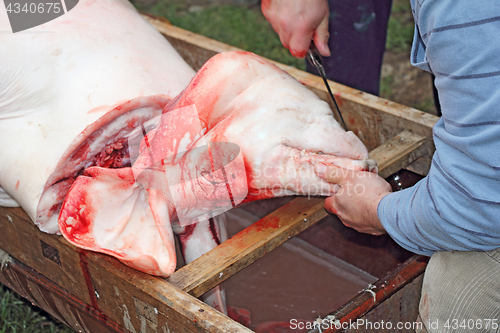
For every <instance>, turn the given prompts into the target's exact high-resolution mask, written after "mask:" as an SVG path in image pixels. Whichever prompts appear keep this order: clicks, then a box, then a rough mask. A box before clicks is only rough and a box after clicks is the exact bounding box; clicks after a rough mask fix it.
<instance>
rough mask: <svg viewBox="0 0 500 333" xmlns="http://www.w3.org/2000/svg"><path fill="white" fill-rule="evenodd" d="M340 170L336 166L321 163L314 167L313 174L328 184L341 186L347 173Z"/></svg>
mask: <svg viewBox="0 0 500 333" xmlns="http://www.w3.org/2000/svg"><path fill="white" fill-rule="evenodd" d="M342 170H343V169H342V168H340V167H338V166H334V165H326V164H323V163H318V164H316V165H315V167H314V172H316V174H317V175H318V176H319V177H320V178H322V179H323V180H325V181H326V182H328V183H331V184H338V185H342V184H343V183H344V182H345V181H346V178H347V177H348V175H347V172H342Z"/></svg>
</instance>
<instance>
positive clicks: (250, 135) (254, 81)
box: [59, 52, 371, 276]
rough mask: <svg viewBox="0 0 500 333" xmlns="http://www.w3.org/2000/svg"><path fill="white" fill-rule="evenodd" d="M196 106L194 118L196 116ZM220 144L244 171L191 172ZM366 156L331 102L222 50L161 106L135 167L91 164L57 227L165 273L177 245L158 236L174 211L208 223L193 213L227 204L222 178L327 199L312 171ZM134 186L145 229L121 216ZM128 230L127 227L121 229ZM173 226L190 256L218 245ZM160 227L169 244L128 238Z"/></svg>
mask: <svg viewBox="0 0 500 333" xmlns="http://www.w3.org/2000/svg"><path fill="white" fill-rule="evenodd" d="M193 105H194V106H195V108H196V111H197V113H198V115H199V119H200V121H199V122H198V119H197V118H196V119H195V117H193V114H192V111H193ZM200 123H201V125H200ZM199 127H201V129H200V128H199ZM200 133H201V134H200ZM203 133H205V135H204V136H203V135H202V134H203ZM218 142H219V143H222V142H229V143H233V144H236V145H237V146H238V147H239V149H240V150H241V154H242V156H243V162H242V165H241V168H238V167H237V166H236V165H233V164H232V163H229V164H227V165H226V167H225V168H224V169H225V170H226V173H227V175H229V176H232V177H229V176H228V177H227V178H228V179H226V181H225V182H224V180H223V179H222V178H221V175H217V174H216V173H212V174H213V176H212V178H210V177H196V176H197V175H199V174H201V173H202V172H200V170H202V171H203V170H206V172H207V173H210V172H211V171H213V169H214V165H215V164H216V163H218V160H219V159H221V158H222V157H223V156H222V155H224V151H221V152H220V154H219V155H217V154H214V149H213V148H210V149H209V153H200V151H199V150H198V149H195V148H196V147H198V148H199V147H202V146H203V144H204V143H205V144H206V143H208V144H210V143H218ZM210 147H212V146H210ZM319 152H321V153H319ZM367 156H368V153H367V151H366V149H365V147H364V146H363V144H362V143H361V142H360V141H359V140H358V139H357V138H356V137H355V136H354V135H353V134H352V133H346V132H344V131H343V130H342V129H341V128H340V126H339V125H338V124H337V123H336V122H335V121H334V119H333V117H332V114H331V110H330V109H329V108H328V106H327V104H326V103H325V102H323V101H321V100H320V99H319V98H318V97H316V95H314V94H313V93H312V92H310V91H309V90H307V89H306V88H305V87H304V86H303V85H301V84H300V83H298V82H297V81H296V80H295V79H293V78H292V77H291V76H289V75H288V74H286V73H284V72H283V71H281V70H279V69H278V68H276V67H275V66H273V65H271V64H269V63H267V62H266V61H264V60H263V59H261V58H259V57H257V56H255V55H253V54H250V53H243V52H228V53H224V54H220V55H217V56H215V57H214V58H212V59H211V60H209V61H208V62H207V64H206V65H205V66H204V67H203V68H202V69H201V70H200V71H199V72H198V74H197V75H196V76H195V77H194V79H193V80H192V81H191V83H190V84H189V86H188V87H187V88H186V89H185V90H184V92H182V93H181V94H180V95H179V96H177V97H176V98H175V99H173V100H172V101H171V102H170V103H169V104H168V105H167V106H166V107H165V109H164V111H163V116H162V119H161V121H160V122H159V125H158V126H157V127H156V128H155V129H153V130H152V131H150V132H149V133H148V134H147V135H146V137H145V138H144V140H143V141H142V142H141V146H140V152H139V156H138V158H137V160H136V161H135V162H134V163H133V165H132V168H128V167H127V168H123V169H120V170H114V169H108V170H106V171H99V170H105V169H101V168H98V167H94V168H91V169H89V170H88V171H87V175H85V176H83V177H80V178H82V180H80V178H79V179H78V180H77V181H76V182H75V183H74V184H73V186H72V188H71V190H70V192H69V194H68V196H67V199H66V201H65V203H64V205H63V208H62V210H61V215H60V219H59V223H60V230H61V233H62V234H63V235H64V236H65V237H66V238H67V239H68V240H69V241H70V242H72V243H74V244H76V245H77V246H80V247H84V248H88V249H92V250H96V251H101V252H105V253H109V254H112V255H115V256H116V257H118V258H119V259H120V260H122V261H124V262H125V263H126V264H128V265H131V266H132V267H135V268H137V269H140V270H143V271H147V272H148V273H152V274H158V275H162V276H167V275H169V274H171V273H172V272H173V270H174V268H175V260H174V259H175V257H174V256H175V255H174V253H173V251H172V252H171V254H169V255H166V254H165V253H166V252H168V251H170V250H171V249H172V246H170V247H169V246H168V244H167V243H168V239H169V237H171V233H169V232H166V233H163V234H161V232H162V231H164V230H165V229H167V228H168V227H169V226H170V224H171V223H173V222H174V223H175V224H176V225H178V224H179V220H180V219H179V218H180V216H187V217H188V218H191V219H193V221H203V219H207V217H206V216H202V217H201V218H199V219H198V220H196V216H198V215H197V212H198V211H212V212H213V211H216V210H217V209H218V208H219V207H220V206H221V204H222V203H224V202H227V192H228V191H227V187H226V186H225V185H226V184H229V185H230V186H231V189H233V191H232V195H234V196H235V197H238V196H241V193H246V190H247V189H248V195H247V197H246V200H247V201H252V200H257V199H263V198H270V197H274V196H280V195H297V194H312V195H318V194H321V195H329V194H332V193H335V191H336V185H331V184H327V183H325V182H324V181H323V180H321V179H320V178H319V177H317V176H316V175H315V173H314V165H315V164H317V163H324V164H328V165H336V166H338V167H343V168H350V169H356V170H368V169H369V167H370V165H371V163H370V162H369V161H367V160H366V158H367ZM234 161H236V160H234ZM224 165H225V164H224ZM215 169H218V168H215ZM113 174H115V176H112V175H113ZM193 174H194V176H193ZM134 175H135V182H134ZM111 179H112V180H111ZM186 179H187V180H195V181H186ZM167 183H168V185H170V188H169V186H167ZM172 185H175V186H172ZM136 191H142V192H143V194H141V195H142V196H143V197H144V198H147V197H149V201H148V202H147V204H145V205H142V206H140V207H139V208H138V209H141V211H142V213H141V214H142V215H148V216H152V217H153V218H154V221H155V222H154V223H153V222H152V221H150V222H148V224H146V225H147V227H145V225H143V224H140V223H136V222H134V221H132V220H129V221H125V220H123V219H122V216H121V215H120V214H118V213H119V212H120V207H121V204H120V202H121V201H123V202H126V201H128V200H131V199H130V198H131V196H132V194H134V193H135V192H136ZM110 192H111V193H114V194H113V195H112V198H113V199H111V198H110V195H109V193H110ZM120 198H121V199H120ZM175 199H177V204H174V201H175ZM107 200H109V201H111V202H115V201H116V204H109V203H108V202H107ZM120 200H121V201H120ZM144 202H145V201H144ZM179 202H180V203H181V204H180V205H179V204H178V203H179ZM136 206H137V205H136ZM99 214H101V215H103V216H105V217H106V219H102V218H100V217H99V216H98V215H99ZM142 215H141V216H142ZM181 222H182V221H181ZM127 223H128V224H129V225H130V228H127V226H128V225H127ZM104 225H105V226H106V227H104ZM117 225H120V226H121V227H120V228H118V227H115V226H117ZM110 226H111V227H110ZM132 226H133V227H132ZM124 228H125V229H127V230H126V232H122V230H124ZM109 229H113V230H118V231H117V232H115V233H113V235H114V236H113V237H111V238H112V239H113V242H107V241H105V240H107V239H109V238H110V236H108V235H107V234H106V233H107V232H109ZM174 229H175V231H176V233H177V234H178V235H179V237H180V240H181V245H182V248H183V252H184V256H185V257H187V258H186V259H187V260H186V261H187V262H189V261H191V260H194V259H195V258H196V257H198V256H199V255H201V254H202V253H204V252H206V251H208V250H210V249H211V248H213V247H215V246H216V245H217V241H214V232H213V231H210V230H209V228H207V223H205V222H204V223H198V224H194V225H188V226H185V225H183V224H182V223H180V227H176V228H174ZM158 233H160V234H161V239H163V240H164V241H165V243H164V245H165V247H156V246H155V247H153V248H148V247H147V246H144V245H138V242H137V240H136V239H135V238H134V237H130V236H128V235H129V234H134V235H138V234H140V235H141V237H144V239H158V237H159V236H158ZM145 257H147V258H148V260H145V259H144V258H145ZM166 257H168V260H167V259H165V258H166ZM145 265H150V266H148V267H146V266H145Z"/></svg>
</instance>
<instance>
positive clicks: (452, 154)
mask: <svg viewBox="0 0 500 333" xmlns="http://www.w3.org/2000/svg"><path fill="white" fill-rule="evenodd" d="M480 2H481V6H478V5H477V1H473V0H469V1H459V2H457V1H453V0H442V1H428V0H427V1H414V0H412V9H413V15H414V18H415V23H416V28H415V36H414V41H413V45H412V53H411V62H412V64H413V65H414V66H416V67H419V68H422V69H424V70H428V71H430V72H432V73H433V74H434V75H435V76H436V81H435V84H436V88H437V90H438V95H439V100H440V103H441V108H442V113H443V116H442V117H441V119H440V120H439V121H438V122H437V123H436V125H435V126H434V130H433V138H434V143H435V146H436V152H435V154H434V156H433V160H432V165H431V168H430V171H429V174H428V175H427V177H425V178H424V179H423V180H422V181H420V182H419V183H418V184H417V185H415V186H414V187H412V188H409V189H406V190H403V191H400V192H396V193H392V194H390V195H388V196H386V197H384V198H383V199H382V201H381V202H380V203H379V206H378V216H379V219H380V221H381V222H382V225H383V226H384V227H385V228H386V230H387V232H388V233H389V235H391V236H392V237H393V238H394V239H395V240H396V242H398V243H399V244H400V245H401V246H403V247H404V248H406V249H408V250H410V251H413V252H415V253H420V254H425V255H431V254H432V253H433V252H434V251H443V250H460V251H467V250H474V251H487V250H492V249H496V248H498V247H500V57H499V56H498V55H499V54H500V39H499V38H498V34H499V32H500V6H498V4H496V3H494V2H492V1H480Z"/></svg>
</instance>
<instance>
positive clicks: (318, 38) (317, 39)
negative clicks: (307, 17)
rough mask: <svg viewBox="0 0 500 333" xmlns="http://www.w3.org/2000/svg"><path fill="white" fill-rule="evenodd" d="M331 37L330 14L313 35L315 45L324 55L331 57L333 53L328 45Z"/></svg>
mask: <svg viewBox="0 0 500 333" xmlns="http://www.w3.org/2000/svg"><path fill="white" fill-rule="evenodd" d="M329 37H330V33H329V32H328V16H326V17H325V18H324V19H323V21H321V23H320V24H319V26H318V27H317V28H316V31H315V32H314V36H313V40H314V45H316V47H317V48H318V51H319V53H320V54H321V55H322V56H324V57H329V56H330V55H331V52H330V48H329V47H328V38H329Z"/></svg>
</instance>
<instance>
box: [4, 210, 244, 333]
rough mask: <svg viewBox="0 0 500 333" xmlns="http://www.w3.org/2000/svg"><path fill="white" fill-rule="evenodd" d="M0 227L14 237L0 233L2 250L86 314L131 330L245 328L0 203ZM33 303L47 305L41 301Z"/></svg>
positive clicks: (27, 288)
mask: <svg viewBox="0 0 500 333" xmlns="http://www.w3.org/2000/svg"><path fill="white" fill-rule="evenodd" d="M0 227H1V228H2V233H3V235H16V236H17V240H18V241H17V243H15V242H13V243H10V242H9V241H8V239H9V238H5V237H0V239H1V240H2V243H1V245H2V248H3V249H4V250H5V251H6V252H7V253H9V254H10V255H12V256H13V257H14V258H16V259H19V258H22V259H19V261H20V262H22V263H23V264H25V265H28V266H30V267H31V268H33V269H34V270H35V271H36V272H37V273H38V274H41V275H43V276H45V277H46V278H47V280H50V281H52V282H51V283H52V284H55V285H59V286H63V287H64V289H65V290H66V292H67V293H68V295H72V297H75V298H76V299H79V300H82V301H83V302H84V303H85V304H87V306H86V311H87V313H90V314H92V313H93V312H96V313H105V314H106V317H107V318H109V319H111V320H112V321H113V322H117V323H118V324H119V325H120V326H121V327H123V328H125V329H127V330H129V331H131V332H149V331H156V330H158V331H160V332H161V331H163V330H165V331H166V332H168V330H170V331H171V332H221V333H222V332H251V331H250V330H249V329H247V328H246V327H244V326H242V325H241V324H239V323H237V322H235V321H233V320H231V319H230V318H228V317H226V316H224V315H223V314H221V313H220V312H218V311H217V310H215V309H213V308H211V307H210V306H208V305H206V304H205V303H203V302H201V301H200V300H198V299H196V298H194V297H192V296H190V295H188V294H187V293H185V292H183V291H182V290H180V289H178V288H176V287H175V286H173V285H171V284H169V283H168V282H166V281H165V279H161V278H158V277H154V276H150V275H148V274H145V273H142V272H139V271H136V270H135V269H132V268H130V267H127V266H125V265H123V264H122V263H120V262H119V261H118V260H116V259H114V258H111V257H109V256H107V255H103V254H99V253H93V252H89V251H85V250H81V249H77V248H76V247H74V246H73V245H71V244H69V243H68V242H67V241H66V240H65V239H64V238H63V237H62V236H57V235H49V234H46V233H43V232H41V231H40V230H38V228H37V227H36V226H35V225H34V224H33V223H32V222H31V220H30V219H29V217H28V216H27V215H26V214H25V213H24V212H23V211H22V210H21V209H20V208H0ZM14 239H16V238H14ZM41 241H43V242H46V243H47V244H49V246H50V247H51V248H52V249H51V251H52V252H51V253H52V254H54V253H58V254H59V260H58V259H54V257H50V258H49V257H47V256H48V255H44V254H43V253H42V249H41V247H40V249H39V248H38V247H39V246H38V245H39V244H40V242H41ZM54 260H56V261H59V262H60V264H58V263H55V262H54ZM23 261H24V262H23ZM110 282H112V283H110ZM23 290H30V289H29V287H28V286H26V287H25V288H23ZM21 294H23V293H21ZM24 296H25V295H24ZM28 296H30V297H29V299H30V300H31V301H39V299H41V298H40V297H36V295H35V294H33V293H32V294H28ZM37 304H38V305H39V306H41V307H42V308H46V307H47V306H48V304H47V302H44V303H42V304H39V303H37ZM47 310H50V309H47ZM70 325H71V326H74V323H70Z"/></svg>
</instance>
